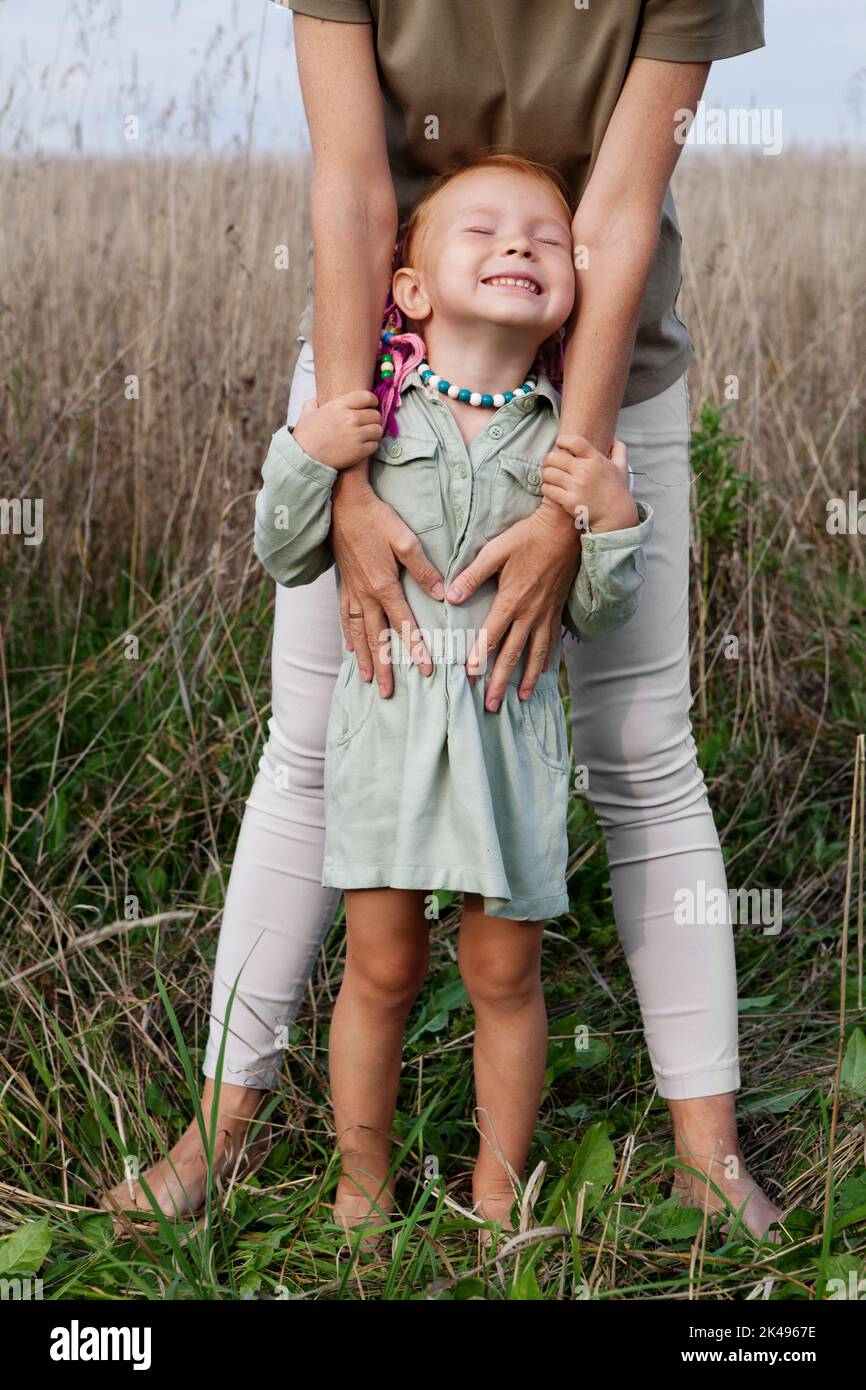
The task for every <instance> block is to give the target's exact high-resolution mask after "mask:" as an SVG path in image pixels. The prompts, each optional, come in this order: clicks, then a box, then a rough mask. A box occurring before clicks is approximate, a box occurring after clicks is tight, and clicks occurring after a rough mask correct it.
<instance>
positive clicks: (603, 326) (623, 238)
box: [560, 218, 658, 455]
mask: <svg viewBox="0 0 866 1390" xmlns="http://www.w3.org/2000/svg"><path fill="white" fill-rule="evenodd" d="M657 240H658V225H657V224H655V225H654V224H653V223H652V222H650V223H649V225H647V223H646V221H644V222H643V223H638V224H637V225H635V224H634V223H632V224H629V223H628V222H626V221H624V222H623V224H622V225H621V226H619V227H614V228H612V229H611V231H610V234H609V236H607V237H602V238H600V239H599V240H598V241H593V240H589V241H588V240H585V239H583V238H582V232H581V227H580V225H579V220H578V219H577V218H576V219H575V223H574V241H575V245H576V246H579V247H584V248H585V256H586V259H587V265H586V268H585V269H579V270H578V271H577V295H576V299H575V308H574V314H573V316H572V322H573V324H574V327H573V331H572V332H571V334H570V337H569V339H568V340H567V343H566V351H565V378H564V382H563V389H562V413H561V423H560V429H561V432H562V434H578V435H582V436H583V438H584V439H588V440H589V442H590V443H591V444H593V445H594V446H595V448H596V449H598V450H599V451H600V452H601V453H602V454H605V455H607V454H609V453H610V449H611V445H612V444H613V440H614V432H615V429H616V421H617V416H618V414H619V409H620V404H621V402H622V398H623V394H624V392H625V386H626V381H627V378H628V369H629V363H630V361H631V355H632V350H633V348H634V340H635V333H636V332H637V324H638V318H639V317H640V309H641V304H642V302H643V296H644V291H645V289H646V283H647V279H648V277H649V273H650V270H651V268H652V263H653V256H654V254H655V249H656V243H657Z"/></svg>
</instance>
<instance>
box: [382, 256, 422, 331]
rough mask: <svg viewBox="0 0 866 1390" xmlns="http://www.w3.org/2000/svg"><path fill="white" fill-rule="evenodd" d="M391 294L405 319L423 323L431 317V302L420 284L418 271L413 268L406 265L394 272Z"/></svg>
mask: <svg viewBox="0 0 866 1390" xmlns="http://www.w3.org/2000/svg"><path fill="white" fill-rule="evenodd" d="M391 294H392V296H393V299H394V303H395V304H396V305H397V307H398V309H400V311H401V312H402V314H403V316H404V318H410V319H413V320H414V322H415V323H423V321H424V319H426V318H428V317H429V314H430V309H431V305H430V300H429V299H428V298H427V295H426V294H425V293H424V291H423V290H422V288H421V286H420V284H419V283H418V272H417V270H413V269H412V267H411V266H407V265H404V266H401V267H400V269H399V270H395V271H394V277H393V279H392V281H391Z"/></svg>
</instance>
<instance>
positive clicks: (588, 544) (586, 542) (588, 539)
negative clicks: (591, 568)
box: [583, 536, 595, 554]
mask: <svg viewBox="0 0 866 1390" xmlns="http://www.w3.org/2000/svg"><path fill="white" fill-rule="evenodd" d="M583 548H584V550H588V551H589V552H590V554H592V552H593V550H595V541H594V540H593V539H592V536H584V538H583Z"/></svg>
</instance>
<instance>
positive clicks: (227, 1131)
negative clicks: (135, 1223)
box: [99, 1077, 270, 1220]
mask: <svg viewBox="0 0 866 1390" xmlns="http://www.w3.org/2000/svg"><path fill="white" fill-rule="evenodd" d="M213 1093H214V1083H213V1080H212V1079H211V1078H210V1077H207V1078H206V1079H205V1084H204V1088H203V1091H202V1098H201V1107H202V1115H203V1117H204V1122H205V1126H208V1125H209V1124H210V1113H211V1107H212V1105H213ZM267 1094H268V1092H267V1091H259V1090H255V1089H253V1088H251V1087H249V1086H227V1085H226V1084H225V1083H223V1085H222V1086H221V1088H220V1108H219V1113H218V1115H217V1121H216V1130H217V1133H216V1141H215V1143H214V1156H213V1169H212V1171H213V1173H214V1175H215V1176H217V1177H222V1176H224V1175H225V1174H226V1173H230V1172H232V1171H233V1170H234V1168H235V1165H236V1164H238V1156H239V1154H241V1151H242V1150H243V1149H244V1143H245V1140H246V1136H247V1132H248V1130H249V1126H250V1122H251V1120H253V1119H254V1118H255V1116H256V1114H257V1113H258V1112H259V1110H260V1109H261V1107H262V1104H263V1103H264V1100H265V1098H266V1096H267ZM269 1146H270V1135H269V1134H268V1133H267V1132H264V1133H262V1134H261V1135H259V1137H258V1138H257V1139H256V1140H255V1142H254V1144H252V1145H249V1146H247V1148H246V1150H245V1152H244V1154H243V1157H242V1158H241V1161H240V1164H238V1171H239V1172H243V1173H244V1174H245V1175H248V1174H249V1173H251V1172H252V1171H253V1168H254V1165H255V1164H256V1163H258V1162H260V1161H261V1159H262V1158H263V1157H264V1155H265V1154H266V1153H267V1150H268V1148H269ZM141 1178H143V1179H144V1181H145V1182H146V1183H147V1185H148V1187H149V1188H150V1190H151V1192H152V1193H153V1198H154V1201H155V1202H156V1203H157V1205H158V1207H159V1209H160V1211H161V1212H162V1213H163V1215H164V1216H168V1217H170V1218H173V1219H175V1220H177V1219H179V1218H181V1217H184V1216H188V1215H189V1214H190V1213H192V1212H194V1211H197V1210H198V1208H199V1207H200V1206H201V1205H202V1203H203V1201H204V1198H205V1191H206V1187H207V1158H206V1156H205V1151H204V1147H203V1144H202V1136H201V1131H200V1129H199V1126H198V1121H197V1120H195V1119H194V1120H193V1121H192V1122H191V1124H189V1125H188V1126H187V1128H186V1129H185V1130H184V1132H183V1134H182V1135H181V1137H180V1139H178V1141H177V1143H176V1144H175V1145H174V1147H173V1148H172V1149H171V1151H170V1152H169V1154H168V1155H167V1157H166V1158H164V1159H161V1160H160V1161H159V1163H155V1164H154V1165H153V1166H152V1167H151V1168H148V1169H146V1170H145V1172H144V1173H142V1174H141ZM99 1205H100V1206H101V1207H103V1208H104V1209H105V1210H106V1211H110V1212H112V1213H114V1214H116V1213H117V1212H118V1211H132V1212H143V1213H145V1214H147V1215H150V1216H153V1215H154V1211H153V1204H152V1203H151V1201H150V1200H149V1198H148V1196H147V1193H146V1192H145V1191H144V1188H143V1187H142V1184H141V1179H138V1178H127V1179H124V1180H123V1181H122V1182H119V1183H116V1184H115V1186H114V1187H111V1188H108V1189H107V1190H106V1191H104V1192H102V1193H101V1194H100V1197H99Z"/></svg>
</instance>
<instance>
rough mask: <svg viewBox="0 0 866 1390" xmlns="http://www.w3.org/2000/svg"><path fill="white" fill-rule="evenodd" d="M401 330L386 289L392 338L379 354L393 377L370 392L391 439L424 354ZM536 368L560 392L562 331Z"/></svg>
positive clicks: (394, 266) (399, 249) (399, 251)
mask: <svg viewBox="0 0 866 1390" xmlns="http://www.w3.org/2000/svg"><path fill="white" fill-rule="evenodd" d="M405 239H406V238H405V233H404V235H403V236H401V237H400V239H399V240H398V242H397V244H396V246H395V247H394V255H393V258H392V262H391V285H393V280H394V271H396V270H398V269H399V267H400V266H401V265H402V264H403V246H404V243H405ZM404 326H405V325H404V319H403V314H402V312H401V310H400V308H399V306H398V305H397V304H396V303H395V301H394V296H393V290H392V289H391V288H390V287H389V290H388V301H387V303H386V305H385V311H384V313H383V315H382V333H383V334H385V333H387V332H390V333H391V334H393V336H392V338H391V339H390V341H389V342H388V343H387V344H386V343H385V342H384V341H383V339H382V338H380V340H379V350H380V353H381V352H383V351H385V350H387V352H388V353H389V354H390V355H391V357H392V358H393V360H394V373H393V375H392V376H389V377H387V378H382V379H381V380H379V381H377V382H376V384H375V386H374V387H373V392H374V394H375V395H376V396H377V398H378V400H379V408H380V410H381V412H382V424H383V428H384V431H385V433H386V434H390V435H392V436H394V437H396V435H397V411H398V410H399V409H400V388H401V387H402V385H403V383H404V381H405V380H406V378H407V376H408V375H409V373H410V372H411V371H414V369H415V368H416V367H417V366H418V364H419V363H420V362H423V360H424V358H425V356H426V353H427V349H426V347H425V345H424V340H423V338H420V337H419V336H418V334H417V333H404V332H401V329H403V328H404ZM536 365H538V366H540V367H541V368H542V370H544V371H545V372H546V373H547V376H548V377H549V379H550V383H551V385H552V386H553V387H554V388H555V389H556V390H557V391H561V390H562V382H563V378H564V376H565V334H564V332H563V330H562V329H560V330H559V332H558V333H557V334H556V335H555V338H549V339H548V340H547V342H546V343H544V344H543V345H542V347H541V349H540V350H539V353H538V357H537V359H536ZM377 368H378V360H377ZM377 375H378V371H377Z"/></svg>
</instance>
